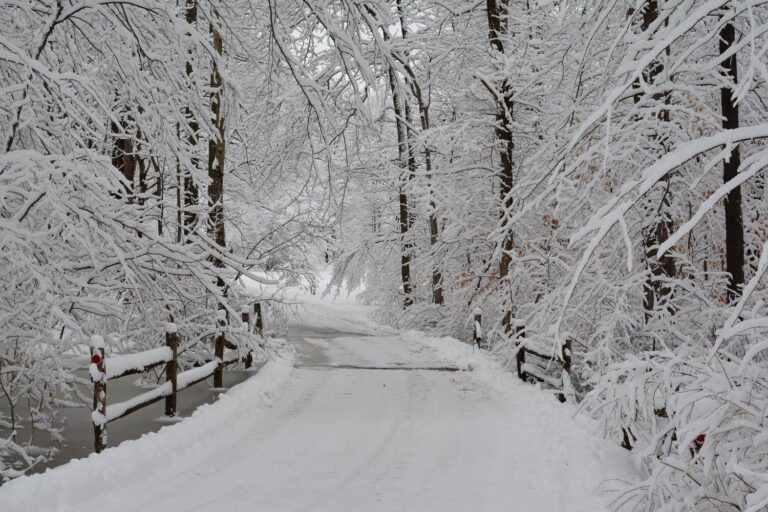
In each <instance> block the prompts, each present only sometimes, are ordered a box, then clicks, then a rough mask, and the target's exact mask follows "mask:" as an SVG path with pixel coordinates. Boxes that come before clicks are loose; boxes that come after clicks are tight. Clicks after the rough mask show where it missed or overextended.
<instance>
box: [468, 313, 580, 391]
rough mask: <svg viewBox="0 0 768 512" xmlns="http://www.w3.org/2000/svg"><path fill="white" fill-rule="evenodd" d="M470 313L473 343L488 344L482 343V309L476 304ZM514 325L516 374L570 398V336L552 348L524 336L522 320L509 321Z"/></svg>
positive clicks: (571, 341)
mask: <svg viewBox="0 0 768 512" xmlns="http://www.w3.org/2000/svg"><path fill="white" fill-rule="evenodd" d="M472 316H473V333H472V337H473V340H472V341H473V343H474V344H475V345H476V346H477V347H478V348H487V347H485V345H484V343H483V335H482V328H481V324H482V311H481V310H480V308H475V310H474V311H473V312H472ZM512 325H514V326H515V338H514V339H515V340H516V349H517V351H516V352H515V362H516V367H517V368H516V369H517V376H518V377H519V378H520V380H523V381H525V382H541V383H543V384H546V385H547V386H549V387H551V388H553V389H556V390H558V392H557V399H558V400H560V402H565V401H566V399H567V398H569V397H570V398H571V399H573V398H572V395H573V392H572V389H573V388H572V387H571V362H572V357H573V352H572V348H573V339H572V338H570V337H566V338H565V339H564V340H563V343H562V344H561V345H560V350H559V351H557V352H553V351H552V350H548V349H547V348H546V346H544V344H542V343H540V342H538V341H536V340H535V339H527V338H526V330H525V326H524V325H523V323H522V322H520V321H519V320H518V321H514V320H513V321H512Z"/></svg>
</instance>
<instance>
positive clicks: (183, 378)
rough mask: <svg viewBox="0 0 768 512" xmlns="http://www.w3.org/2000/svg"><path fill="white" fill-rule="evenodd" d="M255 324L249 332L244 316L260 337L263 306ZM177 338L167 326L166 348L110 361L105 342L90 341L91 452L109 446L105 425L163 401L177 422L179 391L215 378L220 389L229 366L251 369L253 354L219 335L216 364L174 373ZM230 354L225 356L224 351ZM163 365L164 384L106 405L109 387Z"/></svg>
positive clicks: (98, 338) (255, 307)
mask: <svg viewBox="0 0 768 512" xmlns="http://www.w3.org/2000/svg"><path fill="white" fill-rule="evenodd" d="M253 312H254V322H253V326H251V317H250V314H249V312H243V314H242V321H243V324H244V325H245V326H246V329H249V330H250V329H251V328H253V329H254V331H255V332H257V333H259V334H261V333H262V332H263V329H264V321H263V317H262V309H261V303H256V304H254V305H253ZM179 341H180V340H179V334H178V332H177V330H176V325H175V324H173V323H169V324H166V329H165V346H164V347H159V348H154V349H151V350H145V351H143V352H138V353H135V354H124V355H114V356H109V357H107V353H106V347H105V345H104V340H103V338H102V337H101V336H93V337H92V338H91V365H90V367H89V373H90V377H91V382H92V383H93V412H92V413H91V420H92V422H93V433H94V450H95V451H96V453H99V452H101V451H102V450H103V449H104V448H106V446H107V424H108V423H110V422H112V421H115V420H118V419H120V418H123V417H125V416H128V415H129V414H131V413H132V412H135V411H138V410H139V409H142V408H144V407H146V406H148V405H151V404H153V403H155V402H158V401H160V400H163V399H165V415H166V416H168V417H173V416H176V396H177V394H178V392H179V391H182V390H184V389H186V388H188V387H190V386H193V385H194V384H197V383H198V382H200V381H203V380H205V379H207V378H208V377H210V376H211V375H213V377H214V384H213V385H214V387H215V388H220V387H222V386H223V371H224V368H226V367H227V366H229V365H232V364H234V363H237V362H240V361H242V362H244V363H245V367H246V368H250V367H251V366H252V365H253V353H252V351H248V353H247V354H240V353H239V352H237V351H236V350H237V345H235V344H233V343H232V342H230V341H228V340H227V339H226V338H225V337H224V335H223V334H219V335H218V336H216V338H215V339H214V358H213V359H212V360H210V361H206V362H204V363H201V364H198V365H197V366H196V367H194V368H191V369H189V370H186V371H183V372H179V371H178V367H179V365H178V349H179ZM225 348H227V349H231V351H230V352H229V353H225V351H224V349H225ZM161 365H165V383H164V384H162V385H160V386H158V387H156V388H154V389H152V390H150V391H147V392H145V393H142V394H140V395H138V396H135V397H133V398H131V399H129V400H125V401H124V402H119V403H116V404H110V405H107V382H108V381H109V380H110V379H118V378H120V377H125V376H127V375H134V374H139V373H143V372H145V371H147V370H150V369H152V368H155V367H158V366H161Z"/></svg>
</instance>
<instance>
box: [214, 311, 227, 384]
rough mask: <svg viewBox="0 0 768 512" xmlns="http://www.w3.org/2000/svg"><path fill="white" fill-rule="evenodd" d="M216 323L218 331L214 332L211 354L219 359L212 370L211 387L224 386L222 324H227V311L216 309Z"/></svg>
mask: <svg viewBox="0 0 768 512" xmlns="http://www.w3.org/2000/svg"><path fill="white" fill-rule="evenodd" d="M216 317H217V322H216V323H217V324H218V328H219V332H218V333H216V338H214V342H213V343H214V345H213V356H214V357H215V358H217V359H218V360H219V364H218V366H216V369H215V370H214V371H213V387H214V388H223V387H224V326H226V325H227V311H226V310H225V309H219V310H217V311H216Z"/></svg>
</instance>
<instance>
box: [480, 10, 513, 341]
mask: <svg viewBox="0 0 768 512" xmlns="http://www.w3.org/2000/svg"><path fill="white" fill-rule="evenodd" d="M507 9H508V2H507V0H498V1H497V0H486V12H487V17H488V40H489V43H490V45H491V48H492V49H494V50H496V51H497V52H499V53H500V54H504V42H503V41H502V39H501V36H502V35H503V34H504V33H505V32H506V28H507V22H506V16H507ZM499 91H500V93H501V99H500V100H499V102H498V103H499V105H498V113H497V114H496V138H497V139H498V140H499V142H500V144H501V147H500V150H499V156H500V159H501V169H500V172H499V184H500V186H499V197H500V199H501V212H500V217H501V219H502V229H503V232H504V238H503V240H502V242H501V260H500V261H499V279H500V280H502V281H504V280H506V278H507V276H508V275H509V267H510V265H511V263H512V254H511V253H512V248H513V246H514V236H513V233H512V226H510V225H508V221H507V219H508V214H509V212H510V211H511V210H512V206H513V205H514V199H513V198H512V195H511V194H510V192H511V191H512V186H513V185H514V159H513V154H514V149H515V144H514V141H513V139H512V118H513V113H514V102H513V101H512V91H511V88H510V86H509V83H508V82H507V81H506V80H504V81H503V82H502V83H501V84H500V87H499ZM502 322H503V328H504V332H505V333H510V332H512V312H511V310H510V311H507V312H506V313H505V314H504V318H503V320H502Z"/></svg>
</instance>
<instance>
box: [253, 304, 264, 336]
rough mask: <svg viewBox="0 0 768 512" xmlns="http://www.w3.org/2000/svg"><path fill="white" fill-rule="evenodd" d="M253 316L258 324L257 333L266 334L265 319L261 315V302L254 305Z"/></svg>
mask: <svg viewBox="0 0 768 512" xmlns="http://www.w3.org/2000/svg"><path fill="white" fill-rule="evenodd" d="M253 316H254V317H255V318H254V321H255V322H256V332H258V333H259V334H264V317H263V316H262V314H261V302H256V303H255V304H254V305H253Z"/></svg>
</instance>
